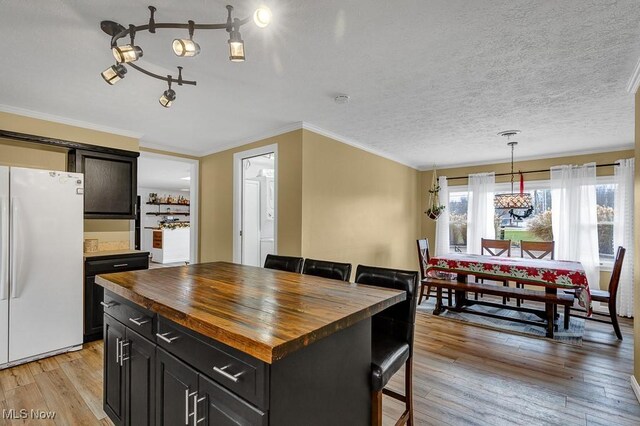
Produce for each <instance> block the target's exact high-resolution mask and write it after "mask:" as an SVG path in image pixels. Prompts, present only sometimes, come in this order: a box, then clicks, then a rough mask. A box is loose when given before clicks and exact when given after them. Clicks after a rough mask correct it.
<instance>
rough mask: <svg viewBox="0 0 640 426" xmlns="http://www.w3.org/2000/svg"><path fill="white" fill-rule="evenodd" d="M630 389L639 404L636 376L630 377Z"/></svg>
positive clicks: (639, 394) (639, 397)
mask: <svg viewBox="0 0 640 426" xmlns="http://www.w3.org/2000/svg"><path fill="white" fill-rule="evenodd" d="M631 389H633V393H635V394H636V399H637V400H638V402H640V385H639V384H638V381H637V380H636V376H634V375H633V374H632V375H631Z"/></svg>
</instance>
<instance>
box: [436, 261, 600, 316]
mask: <svg viewBox="0 0 640 426" xmlns="http://www.w3.org/2000/svg"><path fill="white" fill-rule="evenodd" d="M435 271H443V272H451V273H460V274H470V275H475V276H478V277H482V278H492V279H497V278H501V279H507V280H511V281H518V282H521V283H525V284H533V285H540V286H544V287H554V288H571V289H575V291H576V295H577V297H578V303H579V304H580V306H582V307H584V308H585V309H586V310H587V314H588V315H591V293H590V292H589V283H588V282H587V275H586V274H585V272H584V268H583V267H582V264H581V263H580V262H573V261H567V260H546V259H526V258H515V257H494V256H481V255H478V254H466V253H449V254H446V255H443V256H437V257H432V258H431V259H430V260H429V266H428V267H427V274H428V275H429V276H432V277H436V275H435V274H434V272H435Z"/></svg>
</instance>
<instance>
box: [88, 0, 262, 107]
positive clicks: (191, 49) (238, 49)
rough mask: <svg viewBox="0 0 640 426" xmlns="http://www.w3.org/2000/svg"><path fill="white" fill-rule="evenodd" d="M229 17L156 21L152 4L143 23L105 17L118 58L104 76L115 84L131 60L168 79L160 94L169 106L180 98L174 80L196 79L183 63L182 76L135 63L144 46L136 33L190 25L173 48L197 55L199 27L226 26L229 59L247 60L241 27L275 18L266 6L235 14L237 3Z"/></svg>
mask: <svg viewBox="0 0 640 426" xmlns="http://www.w3.org/2000/svg"><path fill="white" fill-rule="evenodd" d="M226 8H227V20H226V22H224V23H219V24H196V23H195V22H194V21H192V20H190V21H188V22H187V23H186V24H179V23H156V20H155V12H156V10H157V9H156V8H155V7H153V6H149V11H150V16H149V22H148V23H146V24H143V25H129V27H128V28H126V27H124V26H122V25H120V24H118V23H117V22H113V21H102V22H101V23H100V27H101V28H102V31H104V32H105V33H107V34H108V35H109V36H111V43H110V45H111V50H112V53H113V56H114V58H115V59H116V61H117V63H116V65H113V66H111V67H109V68H107V69H106V70H105V71H103V72H102V77H103V78H104V80H105V81H106V82H107V83H109V84H111V85H113V84H115V83H117V82H118V81H120V80H122V79H123V78H124V74H125V73H126V72H127V69H126V68H125V67H124V65H123V64H128V65H129V66H130V67H131V68H133V69H135V70H136V71H140V72H141V73H143V74H145V75H147V76H149V77H153V78H156V79H158V80H162V81H165V82H167V83H168V85H169V88H168V89H167V90H165V91H164V93H163V94H162V96H161V97H160V104H161V105H162V106H164V107H165V108H169V107H170V106H171V104H172V102H173V101H174V100H175V98H176V93H175V92H174V91H173V90H172V89H171V83H177V84H178V85H180V86H182V85H183V84H188V85H192V86H195V85H196V82H195V81H190V80H183V79H182V67H178V69H179V75H178V79H177V80H176V79H173V77H171V76H170V75H169V76H166V77H165V76H163V75H158V74H155V73H152V72H151V71H147V70H146V69H144V68H143V67H142V66H140V65H137V64H134V62H135V61H137V60H138V59H140V58H141V57H142V55H143V51H142V48H141V47H140V46H136V44H135V35H136V32H137V31H148V32H149V33H151V34H155V32H156V30H157V29H167V28H173V29H187V30H188V31H189V38H188V39H186V38H176V39H174V40H173V43H172V48H173V52H174V53H175V54H176V55H178V56H180V57H193V56H196V55H197V54H199V53H200V46H199V45H198V43H196V42H195V41H193V33H194V31H195V30H196V29H197V30H225V31H227V32H228V33H229V40H228V44H229V60H231V61H233V62H242V61H244V60H245V52H244V40H242V36H241V35H240V27H242V26H243V25H245V24H246V23H248V22H250V21H252V20H253V22H254V23H255V25H256V26H258V27H259V28H264V27H266V26H267V25H269V23H270V22H271V18H272V14H271V10H269V8H268V7H266V6H261V7H260V8H258V9H257V10H256V11H255V12H254V13H253V15H252V16H249V17H247V18H245V19H238V18H232V16H231V15H232V12H233V10H234V9H233V6H227V7H226ZM127 36H128V37H129V38H130V43H129V44H124V45H120V46H119V45H118V41H119V40H120V39H122V38H124V37H127Z"/></svg>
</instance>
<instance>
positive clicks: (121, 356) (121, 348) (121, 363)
mask: <svg viewBox="0 0 640 426" xmlns="http://www.w3.org/2000/svg"><path fill="white" fill-rule="evenodd" d="M130 343H131V342H125V341H124V340H121V341H120V367H123V366H124V362H125V361H127V360H128V359H129V358H130V357H129V356H127V357H126V358H125V357H124V347H125V346H129V345H130Z"/></svg>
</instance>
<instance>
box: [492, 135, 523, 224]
mask: <svg viewBox="0 0 640 426" xmlns="http://www.w3.org/2000/svg"><path fill="white" fill-rule="evenodd" d="M518 133H520V130H505V131H504V132H500V133H498V135H500V136H506V137H507V141H508V142H507V145H508V146H510V147H511V193H510V194H497V195H496V196H495V198H494V200H493V202H494V206H495V208H496V209H500V210H505V211H506V210H508V213H509V216H511V217H512V218H513V219H526V218H527V217H529V216H531V214H532V213H533V200H532V199H531V194H525V193H524V177H523V176H522V173H521V172H519V173H520V192H518V193H516V192H513V177H514V172H513V151H514V148H515V146H516V145H518V142H515V141H511V140H510V138H511V136H515V135H517V134H518Z"/></svg>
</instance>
